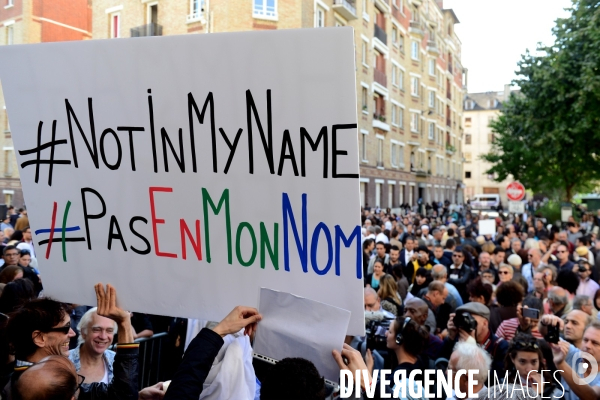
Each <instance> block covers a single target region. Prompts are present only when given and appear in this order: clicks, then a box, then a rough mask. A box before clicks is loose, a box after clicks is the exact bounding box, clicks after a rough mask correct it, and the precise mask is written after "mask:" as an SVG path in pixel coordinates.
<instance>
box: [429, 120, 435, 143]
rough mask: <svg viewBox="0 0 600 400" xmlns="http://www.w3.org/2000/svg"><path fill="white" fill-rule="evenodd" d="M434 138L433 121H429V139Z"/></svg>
mask: <svg viewBox="0 0 600 400" xmlns="http://www.w3.org/2000/svg"><path fill="white" fill-rule="evenodd" d="M433 139H435V123H434V122H430V123H429V140H433Z"/></svg>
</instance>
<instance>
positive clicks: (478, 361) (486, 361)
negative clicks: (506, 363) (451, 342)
mask: <svg viewBox="0 0 600 400" xmlns="http://www.w3.org/2000/svg"><path fill="white" fill-rule="evenodd" d="M491 365H492V359H491V357H490V355H489V354H488V353H487V351H485V350H484V349H483V348H482V347H480V346H477V345H476V344H473V343H469V342H458V343H457V344H456V347H454V351H453V352H452V355H451V356H450V361H449V363H448V371H452V385H453V388H452V389H453V390H452V391H453V395H452V397H449V398H448V400H457V399H485V398H486V396H487V393H488V388H487V387H486V386H485V381H486V380H487V376H488V371H489V370H490V366H491ZM459 370H467V371H469V370H477V373H476V374H474V375H473V378H474V379H473V380H472V381H469V377H468V374H464V375H462V376H461V377H460V380H459V382H458V385H456V382H455V379H454V376H456V372H457V371H459ZM469 392H471V393H473V394H474V396H472V397H469V396H468V394H469Z"/></svg>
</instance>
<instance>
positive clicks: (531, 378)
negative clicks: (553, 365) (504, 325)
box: [490, 332, 562, 399]
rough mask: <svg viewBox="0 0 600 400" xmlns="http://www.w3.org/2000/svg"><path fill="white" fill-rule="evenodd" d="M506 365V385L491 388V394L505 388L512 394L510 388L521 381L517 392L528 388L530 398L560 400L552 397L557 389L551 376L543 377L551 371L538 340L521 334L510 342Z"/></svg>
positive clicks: (505, 360)
mask: <svg viewBox="0 0 600 400" xmlns="http://www.w3.org/2000/svg"><path fill="white" fill-rule="evenodd" d="M504 364H505V366H506V371H507V372H508V375H507V379H506V380H505V381H504V382H503V384H504V385H502V386H500V387H495V388H494V387H492V388H490V392H491V393H494V392H493V390H494V389H496V390H498V389H499V390H500V391H502V390H504V388H503V386H504V387H506V386H508V387H506V390H507V392H510V391H511V390H512V388H511V387H510V386H511V385H514V384H515V382H519V381H520V382H521V385H519V384H518V383H517V384H516V387H515V390H519V391H522V389H521V387H522V388H527V391H528V392H529V397H530V398H533V399H535V398H540V396H541V398H548V399H549V398H558V397H553V396H551V395H552V393H553V392H554V389H555V388H556V387H555V384H553V382H555V381H554V379H553V378H552V376H551V375H546V374H544V375H542V374H543V373H544V370H546V372H548V373H550V371H549V370H548V368H547V366H546V361H545V360H544V355H543V354H542V350H541V348H540V346H539V344H538V342H537V340H536V338H534V337H533V336H531V335H530V334H528V333H522V332H520V333H518V334H517V335H516V336H515V337H514V338H513V339H512V340H511V341H510V344H509V346H508V351H507V352H506V358H505V359H504ZM506 384H508V385H506ZM557 389H558V388H557ZM558 394H560V392H559V393H558ZM560 397H562V396H560Z"/></svg>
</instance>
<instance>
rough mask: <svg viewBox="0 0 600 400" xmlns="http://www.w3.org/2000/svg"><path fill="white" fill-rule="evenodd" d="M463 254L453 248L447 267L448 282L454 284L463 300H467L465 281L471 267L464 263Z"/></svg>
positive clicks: (467, 278) (469, 274)
mask: <svg viewBox="0 0 600 400" xmlns="http://www.w3.org/2000/svg"><path fill="white" fill-rule="evenodd" d="M464 260H465V256H464V254H463V253H462V251H460V250H455V251H454V252H453V253H452V265H450V268H448V283H450V284H451V285H454V287H455V288H456V290H458V293H460V297H461V298H462V300H463V302H464V303H466V302H467V301H468V298H469V295H468V294H467V281H468V280H469V277H470V276H471V268H469V267H468V266H467V265H465V263H464Z"/></svg>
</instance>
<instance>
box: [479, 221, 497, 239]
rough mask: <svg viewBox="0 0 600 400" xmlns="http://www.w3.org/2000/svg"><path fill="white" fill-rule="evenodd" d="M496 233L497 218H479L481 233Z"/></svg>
mask: <svg viewBox="0 0 600 400" xmlns="http://www.w3.org/2000/svg"><path fill="white" fill-rule="evenodd" d="M495 233H496V220H495V219H480V220H479V234H480V235H482V236H484V235H493V234H495Z"/></svg>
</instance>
